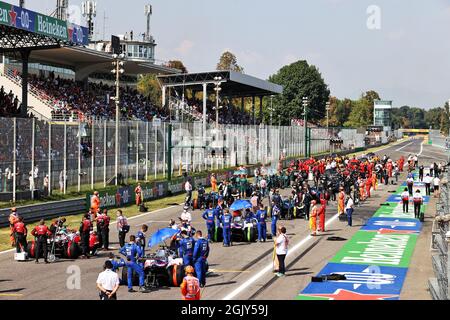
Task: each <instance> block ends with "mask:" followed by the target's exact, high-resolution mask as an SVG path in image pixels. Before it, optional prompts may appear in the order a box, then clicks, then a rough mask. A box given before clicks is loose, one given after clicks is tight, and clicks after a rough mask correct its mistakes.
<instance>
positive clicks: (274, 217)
mask: <svg viewBox="0 0 450 320" xmlns="http://www.w3.org/2000/svg"><path fill="white" fill-rule="evenodd" d="M280 212H281V210H280V207H279V206H278V204H274V206H273V208H272V236H273V237H276V236H277V222H278V219H280ZM274 239H275V238H274Z"/></svg>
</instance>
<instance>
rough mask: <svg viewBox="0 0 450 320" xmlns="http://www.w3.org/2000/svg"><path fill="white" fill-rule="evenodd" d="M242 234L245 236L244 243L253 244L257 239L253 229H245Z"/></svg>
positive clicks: (256, 233)
mask: <svg viewBox="0 0 450 320" xmlns="http://www.w3.org/2000/svg"><path fill="white" fill-rule="evenodd" d="M244 234H245V242H255V241H256V239H257V238H258V231H257V230H256V228H254V227H251V228H248V227H247V228H245V230H244Z"/></svg>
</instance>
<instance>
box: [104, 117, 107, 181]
mask: <svg viewBox="0 0 450 320" xmlns="http://www.w3.org/2000/svg"><path fill="white" fill-rule="evenodd" d="M103 127H104V129H103V187H106V165H107V163H106V146H107V143H106V130H107V128H106V120H103Z"/></svg>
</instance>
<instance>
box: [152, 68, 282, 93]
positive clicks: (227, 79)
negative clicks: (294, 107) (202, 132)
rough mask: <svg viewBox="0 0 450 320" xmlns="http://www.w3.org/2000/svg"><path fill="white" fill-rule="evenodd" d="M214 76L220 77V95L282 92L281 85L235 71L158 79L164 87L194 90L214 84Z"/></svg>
mask: <svg viewBox="0 0 450 320" xmlns="http://www.w3.org/2000/svg"><path fill="white" fill-rule="evenodd" d="M216 77H221V78H222V80H221V82H222V84H221V88H222V91H221V95H223V96H227V97H252V96H270V95H275V94H281V93H282V92H283V87H282V86H280V85H278V84H274V83H272V82H269V81H266V80H262V79H258V78H256V77H253V76H249V75H246V74H243V73H239V72H235V71H212V72H203V73H186V74H172V75H161V76H158V79H159V80H160V81H161V84H162V85H163V86H166V87H180V86H189V87H190V88H192V87H194V88H193V89H194V90H195V91H202V90H203V89H202V85H203V84H205V83H206V84H214V83H215V82H216V81H215V80H214V78H216ZM211 88H212V86H210V89H211Z"/></svg>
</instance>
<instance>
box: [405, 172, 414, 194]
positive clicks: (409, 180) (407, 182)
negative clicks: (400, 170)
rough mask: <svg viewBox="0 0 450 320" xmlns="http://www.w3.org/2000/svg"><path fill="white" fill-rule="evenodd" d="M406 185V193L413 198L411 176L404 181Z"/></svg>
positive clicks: (412, 180)
mask: <svg viewBox="0 0 450 320" xmlns="http://www.w3.org/2000/svg"><path fill="white" fill-rule="evenodd" d="M406 185H407V186H408V192H409V195H410V196H411V197H412V196H413V186H414V179H413V177H412V176H409V177H408V179H406Z"/></svg>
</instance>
